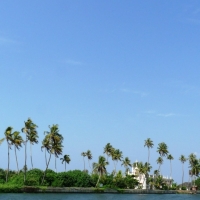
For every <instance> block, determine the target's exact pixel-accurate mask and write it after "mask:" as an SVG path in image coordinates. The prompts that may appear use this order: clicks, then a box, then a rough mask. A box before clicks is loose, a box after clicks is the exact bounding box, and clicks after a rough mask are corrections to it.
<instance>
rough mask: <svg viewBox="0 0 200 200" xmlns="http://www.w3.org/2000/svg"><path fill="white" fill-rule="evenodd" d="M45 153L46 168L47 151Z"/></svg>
mask: <svg viewBox="0 0 200 200" xmlns="http://www.w3.org/2000/svg"><path fill="white" fill-rule="evenodd" d="M44 153H45V161H46V166H47V150H46V149H45V150H44Z"/></svg>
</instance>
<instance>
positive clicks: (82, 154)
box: [81, 152, 86, 171]
mask: <svg viewBox="0 0 200 200" xmlns="http://www.w3.org/2000/svg"><path fill="white" fill-rule="evenodd" d="M81 156H83V163H84V171H85V156H86V152H82V153H81Z"/></svg>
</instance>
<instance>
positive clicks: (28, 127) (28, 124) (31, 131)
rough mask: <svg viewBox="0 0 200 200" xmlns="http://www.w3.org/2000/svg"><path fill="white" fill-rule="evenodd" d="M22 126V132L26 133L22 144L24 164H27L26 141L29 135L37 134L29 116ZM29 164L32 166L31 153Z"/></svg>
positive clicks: (35, 126)
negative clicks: (23, 147) (23, 146)
mask: <svg viewBox="0 0 200 200" xmlns="http://www.w3.org/2000/svg"><path fill="white" fill-rule="evenodd" d="M24 125H25V126H24V127H23V128H22V132H23V133H25V134H26V139H25V140H24V145H25V164H24V166H27V164H26V160H27V142H28V141H29V139H30V137H32V135H34V134H37V131H36V128H37V125H36V124H34V123H33V122H32V120H31V119H30V118H28V120H27V121H26V122H24ZM30 156H31V164H32V168H33V163H32V153H31V155H30ZM25 181H26V168H25V170H24V182H25Z"/></svg>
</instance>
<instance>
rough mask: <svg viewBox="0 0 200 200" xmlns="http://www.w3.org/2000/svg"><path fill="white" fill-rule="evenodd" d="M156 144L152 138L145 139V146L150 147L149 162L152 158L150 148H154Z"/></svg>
mask: <svg viewBox="0 0 200 200" xmlns="http://www.w3.org/2000/svg"><path fill="white" fill-rule="evenodd" d="M153 146H154V144H153V141H152V140H151V139H150V138H147V139H146V140H145V141H144V147H147V148H148V163H149V158H150V148H153Z"/></svg>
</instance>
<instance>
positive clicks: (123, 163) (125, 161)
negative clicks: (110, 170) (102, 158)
mask: <svg viewBox="0 0 200 200" xmlns="http://www.w3.org/2000/svg"><path fill="white" fill-rule="evenodd" d="M121 165H123V166H124V167H125V169H126V171H128V168H129V167H131V161H130V159H129V158H128V157H125V158H124V160H122V164H121Z"/></svg>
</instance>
